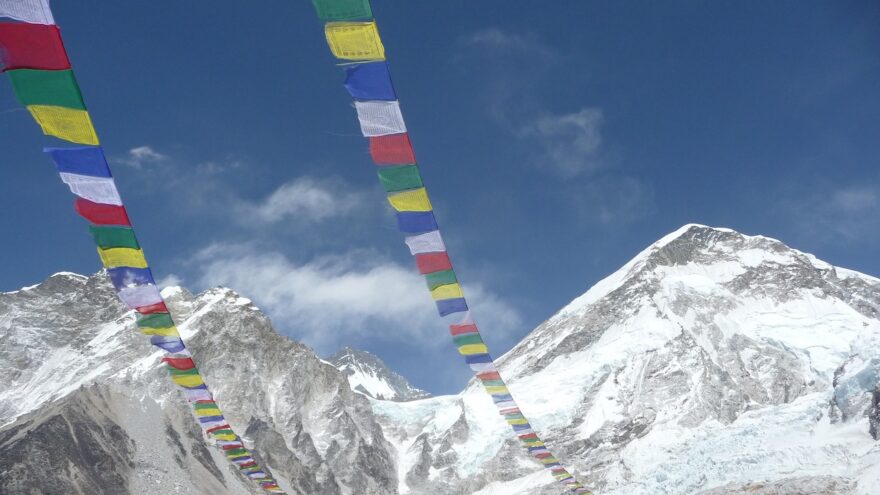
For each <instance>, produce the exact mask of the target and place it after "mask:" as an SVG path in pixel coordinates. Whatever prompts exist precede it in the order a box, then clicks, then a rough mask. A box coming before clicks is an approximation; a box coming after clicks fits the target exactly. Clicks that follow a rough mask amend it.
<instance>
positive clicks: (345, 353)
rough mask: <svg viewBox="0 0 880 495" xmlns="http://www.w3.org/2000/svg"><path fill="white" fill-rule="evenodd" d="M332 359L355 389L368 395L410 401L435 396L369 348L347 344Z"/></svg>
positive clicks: (330, 359) (376, 397) (375, 397)
mask: <svg viewBox="0 0 880 495" xmlns="http://www.w3.org/2000/svg"><path fill="white" fill-rule="evenodd" d="M328 361H329V362H330V363H332V364H333V365H334V366H336V368H338V369H339V370H340V371H342V372H343V373H345V376H346V377H348V383H349V385H350V386H351V388H352V389H353V390H354V391H356V392H360V393H362V394H364V395H366V396H368V397H372V398H374V399H380V400H394V401H407V400H415V399H424V398H426V397H430V396H431V394H429V393H428V392H425V391H424V390H420V389H417V388H415V387H413V386H412V385H411V384H410V383H409V381H407V379H406V378H404V377H403V376H401V375H399V374H397V373H395V372H394V371H392V370H391V369H390V368H388V366H387V365H386V364H385V363H384V362H383V361H382V360H381V359H379V358H378V357H376V356H374V355H372V354H370V353H369V352H366V351H361V350H357V349H352V348H351V347H345V348H343V349H342V350H340V351H339V352H337V353H336V354H334V355H333V356H332V357H330V358H329V359H328Z"/></svg>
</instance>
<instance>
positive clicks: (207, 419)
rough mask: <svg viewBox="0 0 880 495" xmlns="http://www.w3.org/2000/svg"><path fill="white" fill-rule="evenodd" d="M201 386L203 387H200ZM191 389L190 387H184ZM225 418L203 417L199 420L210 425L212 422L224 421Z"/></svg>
mask: <svg viewBox="0 0 880 495" xmlns="http://www.w3.org/2000/svg"><path fill="white" fill-rule="evenodd" d="M200 386H201V385H200ZM184 388H189V387H184ZM223 419H224V418H223V416H203V417H201V418H199V422H200V423H210V422H212V421H223Z"/></svg>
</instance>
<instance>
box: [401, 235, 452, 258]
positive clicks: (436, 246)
mask: <svg viewBox="0 0 880 495" xmlns="http://www.w3.org/2000/svg"><path fill="white" fill-rule="evenodd" d="M403 242H405V243H406V245H407V246H408V247H409V254H412V255H416V254H421V253H433V252H438V251H446V244H444V243H443V237H441V236H440V231H439V230H435V231H433V232H425V233H424V234H419V235H411V236H407V237H406V238H405V239H404V240H403Z"/></svg>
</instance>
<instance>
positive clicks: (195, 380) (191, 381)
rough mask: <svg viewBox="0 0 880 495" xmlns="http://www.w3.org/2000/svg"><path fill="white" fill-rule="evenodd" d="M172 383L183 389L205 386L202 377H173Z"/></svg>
mask: <svg viewBox="0 0 880 495" xmlns="http://www.w3.org/2000/svg"><path fill="white" fill-rule="evenodd" d="M171 381H173V382H174V383H176V384H178V385H180V386H182V387H196V386H199V385H204V384H205V381H204V380H202V377H201V376H200V375H179V376H176V375H171Z"/></svg>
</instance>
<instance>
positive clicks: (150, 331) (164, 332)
mask: <svg viewBox="0 0 880 495" xmlns="http://www.w3.org/2000/svg"><path fill="white" fill-rule="evenodd" d="M141 333H142V334H144V335H160V336H162V337H178V338H179V337H180V332H178V331H177V327H175V326H174V325H172V326H170V327H163V328H154V327H147V328H143V327H141Z"/></svg>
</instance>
